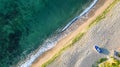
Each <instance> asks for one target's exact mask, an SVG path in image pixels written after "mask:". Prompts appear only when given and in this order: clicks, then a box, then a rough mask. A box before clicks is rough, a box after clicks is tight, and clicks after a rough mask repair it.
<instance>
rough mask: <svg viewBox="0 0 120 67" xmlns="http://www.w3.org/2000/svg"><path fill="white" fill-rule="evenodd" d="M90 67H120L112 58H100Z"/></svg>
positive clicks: (119, 63) (117, 61) (119, 62)
mask: <svg viewBox="0 0 120 67" xmlns="http://www.w3.org/2000/svg"><path fill="white" fill-rule="evenodd" d="M92 67H120V61H119V60H117V59H115V58H113V57H110V58H108V59H107V58H101V59H99V60H98V61H97V62H96V63H95V64H93V66H92Z"/></svg>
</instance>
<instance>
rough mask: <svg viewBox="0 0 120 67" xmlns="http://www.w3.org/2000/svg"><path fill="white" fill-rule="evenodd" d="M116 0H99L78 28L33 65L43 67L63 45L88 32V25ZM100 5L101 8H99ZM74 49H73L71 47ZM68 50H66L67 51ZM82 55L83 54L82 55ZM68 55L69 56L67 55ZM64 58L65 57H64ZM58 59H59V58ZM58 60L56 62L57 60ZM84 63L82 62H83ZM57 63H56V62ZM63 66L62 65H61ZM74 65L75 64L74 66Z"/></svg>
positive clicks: (51, 66)
mask: <svg viewBox="0 0 120 67" xmlns="http://www.w3.org/2000/svg"><path fill="white" fill-rule="evenodd" d="M113 1H114V0H106V1H104V0H99V2H98V3H97V4H96V6H94V8H93V9H92V10H91V11H90V12H89V13H88V19H86V20H85V21H84V23H82V24H81V25H80V26H79V27H78V28H77V29H76V30H74V31H73V32H71V33H70V34H68V35H67V36H66V37H65V38H63V39H62V40H60V41H59V42H58V43H57V44H56V46H55V47H54V48H52V49H51V50H49V51H47V52H45V53H44V54H43V55H42V56H40V57H39V58H38V59H37V60H36V61H35V62H34V63H33V64H32V66H31V67H41V65H42V64H43V63H45V62H47V61H48V60H49V59H50V58H52V57H53V56H54V55H55V54H56V53H57V52H59V51H60V49H62V48H63V47H65V46H67V45H68V44H70V43H71V41H72V39H74V38H75V37H76V35H78V34H79V33H80V32H86V28H87V26H88V25H89V24H90V23H91V22H92V21H93V20H95V19H96V17H97V16H99V15H100V14H101V13H102V12H103V11H104V10H105V9H106V8H107V7H108V6H109V5H110V4H111V3H112V2H113ZM98 7H99V8H98ZM76 22H81V21H80V20H77V21H76ZM71 50H72V49H71ZM65 52H66V51H65ZM81 56H82V55H81ZM66 57H67V56H66ZM59 59H61V58H59ZM62 59H63V57H62ZM57 60H58V59H57ZM57 60H56V61H55V62H57ZM81 64H82V63H81ZM55 65H56V64H55ZM55 65H54V63H53V65H50V67H55ZM59 67H62V66H59ZM63 67H71V66H64V65H63ZM73 67H74V66H73ZM76 67H77V66H76ZM78 67H79V66H78Z"/></svg>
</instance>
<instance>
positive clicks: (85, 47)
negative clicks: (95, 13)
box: [47, 2, 120, 67]
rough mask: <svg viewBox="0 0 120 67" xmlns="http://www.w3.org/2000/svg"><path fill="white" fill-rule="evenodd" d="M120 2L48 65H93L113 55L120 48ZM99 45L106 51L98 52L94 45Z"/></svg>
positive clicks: (89, 66)
mask: <svg viewBox="0 0 120 67" xmlns="http://www.w3.org/2000/svg"><path fill="white" fill-rule="evenodd" d="M119 9H120V2H119V3H117V4H116V5H115V6H114V7H113V8H112V9H111V10H110V12H109V13H108V14H107V15H106V16H105V18H104V19H102V20H101V21H99V23H98V24H96V25H95V26H93V27H92V28H91V29H90V30H89V31H88V32H87V33H86V34H85V36H83V38H82V39H81V40H79V41H78V42H77V43H75V44H74V46H72V47H71V48H69V49H68V50H66V51H65V52H63V53H62V55H60V56H59V57H57V58H56V59H55V61H54V62H52V63H51V64H49V65H48V66H47V67H55V66H56V65H57V67H92V64H94V63H95V62H96V61H97V60H99V59H100V58H105V57H108V56H110V55H111V53H112V51H113V50H119V49H120V39H119V38H120V36H119V35H120V22H119V21H120V19H119V18H120V14H119V13H120V10H119ZM94 45H98V46H100V47H101V48H102V49H104V52H103V53H102V54H99V53H97V52H96V51H95V50H94V48H93V46H94Z"/></svg>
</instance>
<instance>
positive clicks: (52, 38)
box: [17, 0, 99, 67]
mask: <svg viewBox="0 0 120 67" xmlns="http://www.w3.org/2000/svg"><path fill="white" fill-rule="evenodd" d="M98 1H99V0H93V1H92V2H91V4H90V5H89V6H88V7H86V9H85V10H83V12H82V13H80V14H79V15H78V16H76V17H75V18H73V19H72V20H71V21H70V22H68V24H67V25H66V26H65V27H63V28H61V32H59V33H58V34H57V35H56V34H55V35H52V36H50V37H49V38H48V39H47V40H45V41H44V43H43V45H41V46H40V47H39V48H38V49H36V50H35V51H33V52H32V53H30V54H29V55H28V56H27V58H26V59H25V60H21V61H20V62H18V64H17V67H24V66H30V65H32V63H33V62H35V61H36V59H37V58H39V57H40V56H41V55H42V54H44V52H46V51H49V50H50V49H52V48H54V47H55V46H56V43H57V42H59V41H60V40H61V39H64V38H65V37H66V36H67V34H69V33H71V32H73V31H74V30H68V29H72V27H73V26H74V25H73V24H74V23H75V22H76V21H78V19H83V17H84V16H85V15H87V14H88V13H89V12H90V11H91V8H93V7H94V6H95V5H96V3H97V2H98ZM80 25H81V24H80ZM71 26H72V27H71ZM66 32H67V33H66ZM49 44H50V45H49Z"/></svg>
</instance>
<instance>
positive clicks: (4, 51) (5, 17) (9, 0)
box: [0, 0, 93, 67]
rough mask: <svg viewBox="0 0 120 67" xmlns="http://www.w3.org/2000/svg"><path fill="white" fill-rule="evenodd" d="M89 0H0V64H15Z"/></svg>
mask: <svg viewBox="0 0 120 67" xmlns="http://www.w3.org/2000/svg"><path fill="white" fill-rule="evenodd" d="M92 1H93V0H0V67H9V66H10V65H15V64H17V63H18V61H19V60H21V59H22V58H25V56H27V55H28V54H29V53H30V52H31V51H33V50H35V49H37V48H38V47H39V46H40V45H42V43H43V41H45V40H46V39H47V38H48V37H50V36H51V35H53V34H54V33H55V32H56V30H57V29H60V28H62V27H64V26H65V25H66V24H67V23H68V22H69V21H71V20H72V19H73V18H74V17H75V16H77V15H79V14H80V13H81V12H82V11H83V10H84V9H85V8H86V7H88V6H89V5H90V3H91V2H92Z"/></svg>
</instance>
